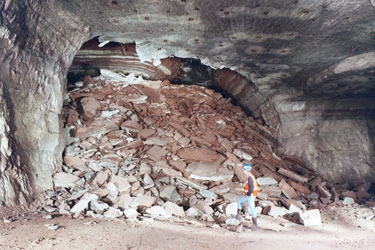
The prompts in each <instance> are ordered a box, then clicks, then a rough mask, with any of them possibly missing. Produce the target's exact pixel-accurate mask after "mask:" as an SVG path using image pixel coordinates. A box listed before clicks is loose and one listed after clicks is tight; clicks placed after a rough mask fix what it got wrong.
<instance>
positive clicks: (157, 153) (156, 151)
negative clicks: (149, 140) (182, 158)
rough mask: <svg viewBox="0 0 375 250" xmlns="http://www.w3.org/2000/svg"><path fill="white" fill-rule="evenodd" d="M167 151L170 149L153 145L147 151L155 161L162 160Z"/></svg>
mask: <svg viewBox="0 0 375 250" xmlns="http://www.w3.org/2000/svg"><path fill="white" fill-rule="evenodd" d="M167 153H168V151H167V150H165V149H163V148H162V147H159V146H153V147H152V148H150V149H149V150H148V151H147V156H148V157H149V158H150V159H152V160H154V161H160V160H163V159H164V158H165V155H166V154H167Z"/></svg>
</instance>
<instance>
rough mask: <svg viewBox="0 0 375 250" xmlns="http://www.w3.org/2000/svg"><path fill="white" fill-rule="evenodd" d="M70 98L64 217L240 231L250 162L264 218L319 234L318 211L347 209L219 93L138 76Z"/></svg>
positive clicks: (75, 89)
mask: <svg viewBox="0 0 375 250" xmlns="http://www.w3.org/2000/svg"><path fill="white" fill-rule="evenodd" d="M70 89H71V90H70V93H69V99H68V100H67V104H69V105H67V106H66V123H65V129H66V144H67V147H66V149H65V151H64V163H65V165H64V166H63V172H60V173H56V174H55V175H54V184H55V190H54V191H55V192H51V191H49V193H53V194H54V195H50V196H49V197H48V200H47V201H46V203H48V204H49V207H51V206H52V207H55V208H56V211H58V212H59V213H61V214H70V215H72V216H73V217H78V216H92V217H103V218H119V217H123V218H125V219H128V220H131V221H134V220H137V219H142V218H149V217H151V218H156V219H171V218H172V217H173V218H184V217H194V218H197V219H200V220H204V221H208V222H215V221H216V222H217V223H219V224H222V225H224V226H225V225H228V226H231V225H238V222H236V221H235V219H234V218H233V217H234V216H233V215H234V214H235V213H236V203H235V201H236V199H237V198H238V196H239V195H241V194H242V185H241V182H243V181H244V180H245V179H244V178H245V177H244V174H243V172H242V171H241V167H240V165H241V162H249V161H251V162H252V165H253V172H254V174H255V176H257V177H258V182H259V185H260V187H261V192H260V194H259V197H258V204H257V210H258V212H259V213H262V214H266V215H269V216H275V217H281V216H285V215H291V214H295V213H298V214H299V215H300V216H299V218H300V219H299V221H297V223H300V224H303V225H308V226H309V225H319V224H320V215H319V210H317V208H323V207H325V206H327V205H328V204H331V203H333V202H338V195H337V193H336V190H335V189H334V188H332V187H330V185H329V184H327V183H325V182H324V181H323V180H321V179H320V177H318V176H315V175H313V174H312V173H311V172H309V171H307V170H306V171H305V172H304V173H301V172H300V169H301V166H299V165H296V164H295V163H294V162H292V161H291V160H288V159H282V157H279V156H277V153H276V152H274V151H273V149H274V148H275V145H274V144H273V140H272V138H273V132H272V130H271V129H269V128H266V127H263V126H262V125H261V124H260V123H258V122H257V121H255V120H253V119H252V118H251V117H248V116H246V114H245V113H244V112H243V111H242V110H241V109H240V108H239V107H236V106H234V105H232V104H231V102H230V101H231V100H230V99H229V98H224V97H223V96H222V95H221V94H219V93H217V92H214V91H213V90H209V89H206V88H203V87H198V86H184V87H180V86H176V85H172V84H170V83H169V82H168V81H164V82H160V81H145V80H143V79H141V78H135V77H134V76H132V75H129V76H127V77H124V78H123V79H122V80H121V79H120V80H117V81H115V82H111V81H108V80H106V79H105V78H104V76H103V75H102V76H100V77H96V78H93V79H91V78H90V77H86V78H85V80H84V81H83V82H80V83H76V84H75V86H70ZM296 169H298V170H299V173H297V171H296ZM308 209H314V210H312V211H311V212H307V210H308ZM50 211H51V210H50ZM316 211H317V212H316ZM311 214H312V215H314V216H313V219H309V218H311ZM317 217H319V218H317Z"/></svg>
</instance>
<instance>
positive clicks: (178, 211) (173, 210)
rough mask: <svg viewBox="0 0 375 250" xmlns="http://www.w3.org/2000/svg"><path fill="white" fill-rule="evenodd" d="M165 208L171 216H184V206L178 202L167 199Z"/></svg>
mask: <svg viewBox="0 0 375 250" xmlns="http://www.w3.org/2000/svg"><path fill="white" fill-rule="evenodd" d="M163 208H164V209H165V212H166V214H167V215H169V216H171V215H174V216H179V217H184V216H185V211H184V208H183V207H180V206H178V205H177V204H176V203H173V202H170V201H167V202H165V203H164V204H163Z"/></svg>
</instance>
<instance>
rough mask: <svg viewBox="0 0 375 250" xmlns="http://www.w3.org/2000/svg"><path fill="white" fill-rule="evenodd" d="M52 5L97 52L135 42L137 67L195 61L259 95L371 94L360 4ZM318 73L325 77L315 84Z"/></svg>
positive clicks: (365, 18) (369, 29)
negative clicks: (94, 42) (246, 83)
mask: <svg viewBox="0 0 375 250" xmlns="http://www.w3.org/2000/svg"><path fill="white" fill-rule="evenodd" d="M59 2H60V3H61V4H62V6H63V7H64V8H65V9H66V10H69V11H70V12H72V13H74V14H75V15H77V16H79V17H80V18H81V19H82V21H83V22H84V23H85V24H86V25H88V26H89V27H90V29H91V34H92V36H93V37H94V36H98V37H99V41H100V42H101V43H102V44H103V45H104V44H105V43H107V42H109V41H114V42H119V43H133V42H135V43H136V45H137V54H138V56H139V58H140V60H141V61H145V62H151V63H153V64H154V65H158V64H160V60H161V59H163V58H167V57H173V56H175V57H180V58H195V59H199V60H200V61H201V62H202V63H203V64H205V65H207V66H210V67H212V68H214V69H218V68H229V69H231V70H234V71H237V72H239V73H240V74H242V75H243V76H245V77H247V78H249V79H250V80H251V81H252V82H253V83H254V84H255V85H256V86H257V87H258V88H259V89H260V90H263V91H262V93H263V94H264V95H272V94H273V93H274V91H272V90H273V89H276V90H278V91H279V90H280V89H285V88H286V89H288V88H293V89H298V90H302V92H300V94H306V95H308V94H309V93H310V92H311V93H317V92H318V93H319V94H320V95H321V96H322V95H324V94H327V96H335V94H339V95H340V97H343V96H348V97H351V96H356V97H361V96H362V95H363V96H368V95H373V92H374V89H375V87H374V86H373V84H371V83H373V81H374V80H373V79H374V78H373V75H374V66H373V65H372V66H371V62H370V60H371V58H369V57H371V55H372V54H373V53H374V50H375V46H374V44H375V35H374V34H375V33H374V32H375V22H374V21H373V20H372V19H371V16H372V15H373V14H374V12H375V8H374V7H373V6H372V5H371V1H368V0H358V1H354V2H353V1H352V2H343V1H335V0H331V1H301V0H300V1H288V2H283V3H280V2H279V1H273V0H270V1H231V2H227V1H137V2H136V3H132V2H129V1H106V2H105V3H102V2H92V1H59ZM361 55H362V56H364V57H366V55H367V57H368V64H367V65H368V67H367V68H366V69H363V65H362V64H358V63H357V64H351V67H347V68H346V72H345V74H343V73H338V71H340V69H341V70H342V67H341V68H340V65H342V64H345V63H348V60H350V59H348V58H352V59H353V60H357V59H358V58H356V57H361ZM364 60H366V59H364ZM335 65H336V67H334V66H335ZM327 70H328V72H324V71H327ZM322 72H324V73H326V74H327V73H328V76H323V77H319V76H320V74H322ZM345 75H350V77H345ZM341 77H343V78H345V79H344V81H340V79H341ZM336 79H338V80H336ZM312 82H313V84H312ZM351 84H355V89H356V91H352V89H351V88H349V87H348V85H351ZM326 85H331V86H332V85H334V86H337V87H339V88H340V91H337V88H335V87H333V88H332V87H322V86H326ZM341 85H343V87H340V86H341ZM321 89H323V90H321ZM303 91H305V93H304V92H303Z"/></svg>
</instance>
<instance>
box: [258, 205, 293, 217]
mask: <svg viewBox="0 0 375 250" xmlns="http://www.w3.org/2000/svg"><path fill="white" fill-rule="evenodd" d="M262 213H263V214H267V215H270V216H272V217H282V216H284V215H286V214H288V213H289V211H288V210H287V209H286V208H284V207H276V206H274V205H271V206H266V207H264V208H263V211H262Z"/></svg>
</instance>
